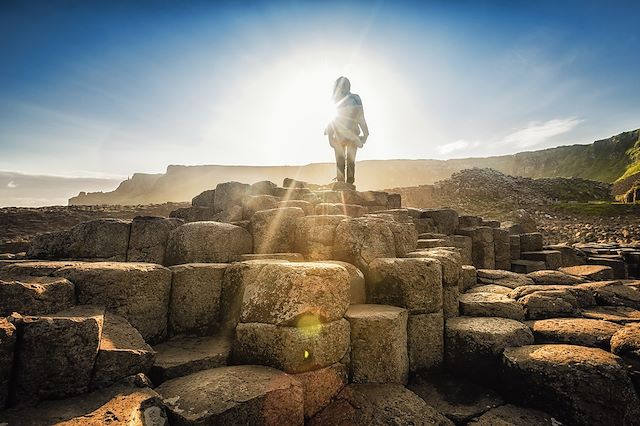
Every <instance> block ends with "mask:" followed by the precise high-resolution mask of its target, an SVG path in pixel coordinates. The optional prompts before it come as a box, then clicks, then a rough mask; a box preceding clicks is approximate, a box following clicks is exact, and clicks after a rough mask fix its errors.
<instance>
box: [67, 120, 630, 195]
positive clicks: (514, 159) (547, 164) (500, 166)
mask: <svg viewBox="0 0 640 426" xmlns="http://www.w3.org/2000/svg"><path fill="white" fill-rule="evenodd" d="M638 153H640V129H639V130H634V131H630V132H624V133H620V134H619V135H616V136H613V137H610V138H608V139H603V140H599V141H596V142H593V143H591V144H587V145H570V146H561V147H557V148H550V149H544V150H540V151H531V152H521V153H518V154H514V155H502V156H496V157H487V158H465V159H454V160H377V161H361V162H358V165H357V171H356V176H357V184H358V189H359V190H374V189H384V188H397V187H409V186H418V185H424V184H432V183H434V182H436V181H439V180H442V179H446V178H448V177H449V176H451V175H452V174H453V173H455V172H458V171H460V170H463V169H468V168H472V167H481V168H492V169H495V170H498V171H500V172H502V173H505V174H508V175H513V176H525V177H532V178H541V177H580V178H585V179H592V180H598V181H602V182H608V183H613V182H616V180H618V179H619V178H621V177H623V176H625V179H624V182H622V181H621V182H622V184H620V185H614V192H615V191H617V190H618V189H617V188H618V187H620V190H622V189H624V188H623V187H624V186H626V185H629V186H630V185H631V184H632V183H633V182H634V181H635V180H636V178H638V177H640V173H638V172H640V154H638ZM334 167H335V166H334V165H333V164H330V163H317V164H309V165H306V166H262V167H258V166H216V165H211V166H169V167H167V171H166V173H164V174H142V173H137V174H134V175H133V177H132V178H131V179H128V180H126V181H124V182H122V183H121V184H120V186H119V187H118V188H117V189H116V190H114V191H111V192H90V193H80V195H78V196H76V197H73V198H71V199H70V200H69V204H70V205H78V204H80V205H86V204H122V205H131V204H149V203H164V202H169V201H173V202H181V201H189V200H191V198H193V197H194V196H195V195H197V194H199V193H200V192H202V191H204V190H207V189H212V188H215V186H216V185H217V184H218V183H220V182H226V181H232V180H236V181H239V182H246V183H253V182H257V181H261V180H270V181H273V182H276V183H281V182H282V180H283V179H284V178H285V177H293V178H296V179H300V180H305V181H309V182H314V183H328V182H330V181H331V179H332V178H333V176H335V172H334ZM636 169H637V171H636ZM629 182H630V183H629ZM616 193H617V192H616Z"/></svg>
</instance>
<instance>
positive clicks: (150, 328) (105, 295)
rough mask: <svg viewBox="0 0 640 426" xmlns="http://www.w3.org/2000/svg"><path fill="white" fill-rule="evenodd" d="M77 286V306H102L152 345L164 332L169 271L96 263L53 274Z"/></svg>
mask: <svg viewBox="0 0 640 426" xmlns="http://www.w3.org/2000/svg"><path fill="white" fill-rule="evenodd" d="M54 274H55V275H56V276H60V277H64V278H67V279H68V280H69V281H71V282H73V283H74V284H75V286H76V298H77V301H78V303H81V304H87V305H97V306H105V307H106V308H107V310H108V311H109V312H113V313H115V314H117V315H120V316H122V317H124V318H125V319H126V320H127V321H129V322H130V323H131V325H132V326H134V327H135V328H136V329H137V330H138V331H139V332H140V334H142V337H144V339H145V340H146V341H148V342H151V343H154V342H157V341H159V340H162V339H163V338H164V337H165V336H166V332H167V314H168V310H169V293H170V290H171V271H170V270H169V269H167V268H164V267H162V266H159V265H153V264H150V263H112V262H96V263H84V264H81V265H76V266H69V267H66V268H62V269H59V270H57V271H56V272H54Z"/></svg>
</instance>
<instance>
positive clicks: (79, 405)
mask: <svg viewBox="0 0 640 426" xmlns="http://www.w3.org/2000/svg"><path fill="white" fill-rule="evenodd" d="M0 423H2V424H9V425H23V426H41V425H59V426H104V425H128V426H138V425H145V426H151V425H153V426H166V425H168V421H167V416H166V413H165V409H164V405H163V404H162V400H161V399H160V397H159V395H158V394H157V393H156V392H155V391H154V390H153V389H149V388H147V387H138V386H134V385H130V384H118V385H114V386H111V387H108V388H105V389H100V390H97V391H95V392H91V393H89V394H84V395H78V396H74V397H71V398H67V399H63V400H55V401H43V402H41V403H39V404H38V405H37V406H35V407H25V408H22V409H16V410H7V411H4V412H2V411H0Z"/></svg>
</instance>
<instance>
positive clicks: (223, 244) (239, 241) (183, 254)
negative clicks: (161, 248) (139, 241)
mask: <svg viewBox="0 0 640 426" xmlns="http://www.w3.org/2000/svg"><path fill="white" fill-rule="evenodd" d="M251 247H252V241H251V234H249V233H248V232H247V230H246V229H243V228H241V227H239V226H235V225H231V224H228V223H221V222H192V223H187V224H185V225H182V226H179V227H177V228H176V229H174V230H173V231H171V233H170V234H169V241H168V243H167V254H166V264H167V265H179V264H182V263H198V262H205V263H206V262H212V263H215V262H231V261H233V260H235V259H236V257H237V256H238V255H240V254H245V253H251ZM289 251H291V250H289Z"/></svg>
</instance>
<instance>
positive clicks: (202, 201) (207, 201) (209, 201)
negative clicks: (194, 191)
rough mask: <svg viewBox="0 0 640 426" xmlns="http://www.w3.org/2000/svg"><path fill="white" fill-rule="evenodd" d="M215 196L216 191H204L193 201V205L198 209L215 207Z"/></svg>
mask: <svg viewBox="0 0 640 426" xmlns="http://www.w3.org/2000/svg"><path fill="white" fill-rule="evenodd" d="M215 194H216V190H215V189H208V190H206V191H203V192H201V193H200V194H198V195H196V196H195V197H193V198H192V199H191V205H192V206H198V207H213V200H214V199H215Z"/></svg>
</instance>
